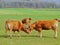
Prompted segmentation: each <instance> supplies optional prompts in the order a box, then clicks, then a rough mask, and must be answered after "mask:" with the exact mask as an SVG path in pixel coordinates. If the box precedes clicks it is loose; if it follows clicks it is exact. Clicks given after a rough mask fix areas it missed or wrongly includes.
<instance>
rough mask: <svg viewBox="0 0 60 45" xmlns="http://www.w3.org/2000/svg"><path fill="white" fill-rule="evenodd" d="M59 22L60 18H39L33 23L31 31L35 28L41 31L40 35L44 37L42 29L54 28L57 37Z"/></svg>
mask: <svg viewBox="0 0 60 45" xmlns="http://www.w3.org/2000/svg"><path fill="white" fill-rule="evenodd" d="M58 22H60V20H58V19H54V20H39V21H36V22H34V23H33V24H31V25H30V29H31V30H30V31H32V29H35V30H36V31H38V32H39V36H40V37H42V30H50V29H52V30H54V33H55V35H54V37H55V38H56V37H57V27H58Z"/></svg>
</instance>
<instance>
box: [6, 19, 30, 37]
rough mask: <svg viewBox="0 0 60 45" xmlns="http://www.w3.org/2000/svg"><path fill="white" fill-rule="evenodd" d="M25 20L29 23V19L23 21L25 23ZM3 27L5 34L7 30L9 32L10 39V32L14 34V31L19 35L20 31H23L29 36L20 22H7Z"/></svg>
mask: <svg viewBox="0 0 60 45" xmlns="http://www.w3.org/2000/svg"><path fill="white" fill-rule="evenodd" d="M27 20H29V21H30V18H26V20H24V21H27ZM5 27H6V33H7V31H8V30H9V31H10V37H12V32H15V31H17V32H18V33H19V34H20V31H24V32H26V33H28V34H29V30H28V29H26V27H25V26H24V24H23V23H22V22H20V21H16V20H7V21H6V25H5Z"/></svg>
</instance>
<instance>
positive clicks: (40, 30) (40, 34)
mask: <svg viewBox="0 0 60 45" xmlns="http://www.w3.org/2000/svg"><path fill="white" fill-rule="evenodd" d="M38 32H39V37H41V38H42V29H41V28H38Z"/></svg>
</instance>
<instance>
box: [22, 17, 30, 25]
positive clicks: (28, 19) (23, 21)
mask: <svg viewBox="0 0 60 45" xmlns="http://www.w3.org/2000/svg"><path fill="white" fill-rule="evenodd" d="M30 21H31V18H24V19H23V20H22V23H23V24H27V23H30Z"/></svg>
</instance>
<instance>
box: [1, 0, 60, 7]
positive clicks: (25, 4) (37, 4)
mask: <svg viewBox="0 0 60 45" xmlns="http://www.w3.org/2000/svg"><path fill="white" fill-rule="evenodd" d="M0 8H60V4H57V3H55V2H38V1H37V2H34V1H23V2H0Z"/></svg>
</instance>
